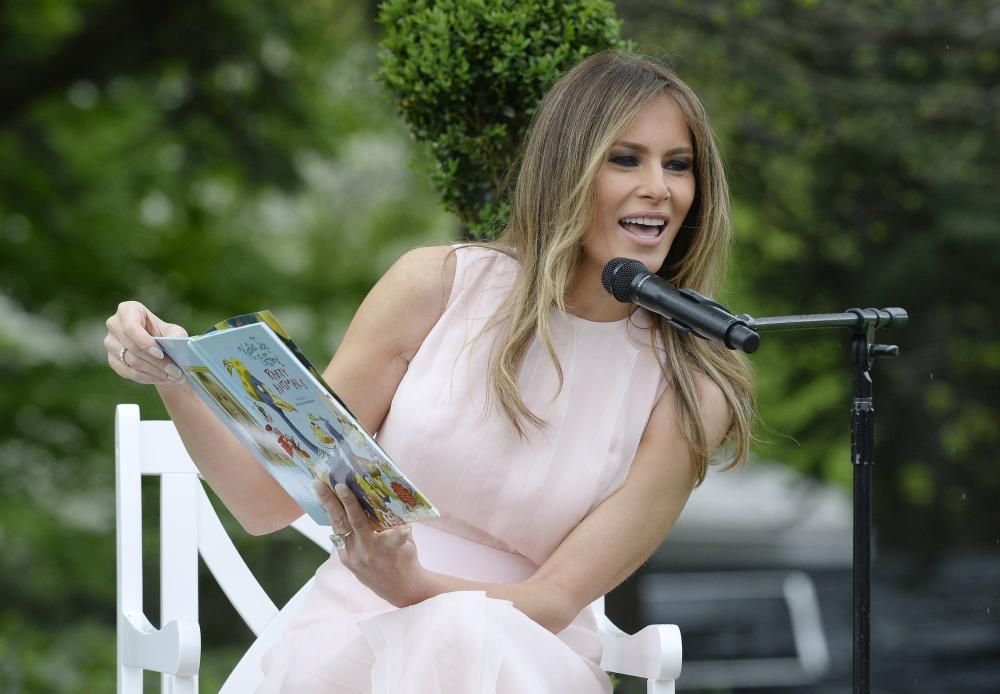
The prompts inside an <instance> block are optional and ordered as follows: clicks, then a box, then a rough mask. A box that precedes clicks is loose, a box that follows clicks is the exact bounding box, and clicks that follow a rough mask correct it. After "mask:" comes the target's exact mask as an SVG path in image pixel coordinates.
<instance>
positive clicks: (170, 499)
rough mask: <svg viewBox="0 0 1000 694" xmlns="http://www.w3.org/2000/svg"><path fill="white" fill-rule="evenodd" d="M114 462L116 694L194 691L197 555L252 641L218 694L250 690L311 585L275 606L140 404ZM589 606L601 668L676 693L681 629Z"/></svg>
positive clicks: (424, 551)
mask: <svg viewBox="0 0 1000 694" xmlns="http://www.w3.org/2000/svg"><path fill="white" fill-rule="evenodd" d="M115 463H116V466H115V469H116V473H115V476H116V489H115V504H116V520H117V522H116V528H117V530H116V533H117V557H118V560H117V585H118V617H117V620H118V629H117V654H118V692H119V694H139V693H141V692H142V687H143V670H153V671H156V672H160V673H161V686H162V691H164V692H170V693H171V694H195V693H196V692H197V691H198V669H199V665H200V658H201V631H200V627H199V624H198V557H199V556H200V557H201V558H202V559H203V560H204V562H205V565H206V566H207V567H208V569H209V570H210V571H211V573H212V575H213V576H214V577H215V580H216V581H217V582H218V584H219V586H220V587H221V588H222V591H223V592H224V593H225V595H226V597H227V598H228V599H229V601H230V602H231V603H232V604H233V606H234V607H235V608H236V611H237V612H238V613H239V614H240V616H241V617H242V618H243V620H244V621H245V622H246V624H247V626H248V627H250V630H251V631H252V632H253V633H254V635H255V636H256V637H257V638H256V640H255V641H254V643H253V644H252V645H251V646H250V648H249V649H248V650H247V652H246V653H245V654H244V655H243V657H242V659H241V660H240V662H239V663H238V664H237V665H236V667H235V668H234V669H233V671H232V673H230V675H229V677H228V679H227V680H226V682H225V684H224V685H223V687H222V689H221V690H220V694H237V693H238V694H244V693H245V692H251V691H253V690H254V689H255V688H256V686H257V685H258V684H259V683H260V682H261V680H262V679H263V674H262V672H261V670H260V661H261V658H262V657H263V655H264V653H266V652H267V650H268V649H269V648H270V646H271V645H272V644H273V643H274V642H275V641H276V640H277V639H278V638H279V637H280V636H281V634H282V632H283V631H284V629H285V626H286V625H287V624H288V622H289V621H290V620H291V618H292V617H293V616H294V614H295V612H296V611H297V609H298V607H299V605H300V604H301V602H302V600H303V599H304V598H305V595H306V594H307V593H308V591H309V588H310V587H311V585H312V579H310V580H309V581H308V582H307V583H306V584H305V585H304V586H303V587H302V588H301V589H300V590H299V591H298V592H297V593H296V594H295V595H294V596H293V597H292V598H291V599H290V600H289V601H288V602H287V603H286V604H285V606H284V607H282V608H281V609H280V610H279V609H278V607H277V606H276V605H275V604H274V602H273V601H272V600H271V599H270V598H269V597H268V595H267V593H266V592H265V591H264V589H263V588H261V586H260V584H259V583H258V581H257V579H256V578H255V577H254V575H253V573H252V572H251V571H250V568H249V567H248V566H247V565H246V563H245V562H244V561H243V558H242V557H241V556H240V554H239V552H238V551H237V550H236V547H235V546H234V545H233V542H232V540H231V539H230V537H229V535H228V534H227V532H226V530H225V528H224V527H223V525H222V522H221V521H220V520H219V517H218V515H217V514H216V512H215V509H214V507H213V506H212V504H211V502H210V501H209V498H208V495H207V494H206V493H205V490H204V488H203V487H202V482H201V478H200V476H199V474H198V470H197V468H196V467H195V465H194V463H193V462H192V460H191V457H190V456H189V455H188V452H187V450H186V449H185V448H184V445H183V443H182V442H181V439H180V436H179V435H178V434H177V430H176V428H175V427H174V424H173V422H170V421H155V420H147V421H142V420H141V419H140V417H139V407H138V406H137V405H119V406H118V408H117V410H116V413H115ZM143 475H152V476H157V477H159V478H160V622H161V626H160V628H159V629H157V628H156V627H154V626H153V625H152V624H151V623H150V621H149V619H148V618H147V617H146V615H145V614H144V611H143V595H142V575H143V569H142V493H141V491H142V489H141V482H142V476H143ZM292 527H294V528H295V529H296V530H298V531H299V532H301V533H302V534H303V535H305V536H306V537H307V538H309V539H310V540H312V541H313V542H315V543H316V544H317V545H319V546H320V547H322V548H324V549H325V550H326V551H328V552H329V551H330V550H331V545H330V540H329V532H330V531H329V528H324V527H321V526H319V525H317V524H316V523H315V522H314V521H312V520H311V519H310V518H309V517H308V516H306V515H303V516H302V517H300V518H299V519H298V520H296V521H295V522H294V523H293V524H292ZM417 530H418V526H414V532H415V537H416V538H417V540H418V542H419V541H420V539H421V538H420V536H419V535H418V534H417ZM433 552H434V548H433V543H431V542H428V543H425V544H421V556H422V558H425V559H426V560H429V561H431V562H433V561H435V558H434V554H433ZM592 609H593V610H594V611H595V616H596V619H597V622H598V625H599V629H600V635H601V639H602V642H603V643H604V656H603V657H602V661H601V665H602V666H603V667H604V668H605V669H607V670H609V671H612V672H619V673H622V674H630V675H636V676H641V677H647V678H650V680H651V684H650V689H649V691H651V692H652V691H657V692H668V691H669V692H672V691H673V680H674V679H675V678H676V677H677V675H678V674H679V673H680V662H681V644H680V632H679V631H678V630H677V627H675V626H673V625H656V626H652V627H646V628H645V629H643V630H642V631H641V632H639V633H637V634H635V635H634V636H627V635H625V634H624V633H622V632H621V631H620V630H618V629H617V628H616V627H615V626H614V625H613V624H612V623H611V622H610V621H609V620H608V619H607V617H606V616H605V615H604V598H599V599H598V600H596V601H595V602H594V603H593V605H592ZM653 680H657V682H658V683H654V682H653ZM654 687H655V689H654Z"/></svg>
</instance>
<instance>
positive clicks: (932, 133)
mask: <svg viewBox="0 0 1000 694" xmlns="http://www.w3.org/2000/svg"><path fill="white" fill-rule="evenodd" d="M621 6H622V13H623V15H624V16H625V17H626V19H627V21H626V29H628V28H629V27H635V30H636V31H637V32H639V33H640V34H641V36H640V37H639V39H640V41H641V42H642V45H648V44H653V45H656V46H661V47H663V48H665V49H666V50H667V51H669V53H670V55H671V56H672V57H674V58H675V65H676V67H677V69H678V70H679V72H680V73H681V74H682V75H684V76H685V77H686V78H687V79H688V80H689V81H691V82H692V83H693V84H694V86H695V87H696V88H697V89H698V91H699V92H700V93H701V94H702V95H703V97H704V98H705V100H706V101H707V102H708V106H709V111H710V112H711V113H712V114H713V115H714V118H715V123H716V126H717V128H718V130H719V131H720V134H721V135H722V139H723V141H724V145H725V155H726V159H727V162H728V168H729V172H730V177H731V182H732V186H733V194H734V197H735V201H736V207H737V210H738V219H737V236H738V247H737V249H736V253H735V256H736V258H737V259H738V260H739V261H740V262H739V271H738V273H736V275H734V277H733V280H734V282H733V283H732V287H731V292H730V296H729V297H728V298H729V301H730V303H731V304H732V305H733V307H734V308H736V309H738V310H740V311H747V312H749V313H752V314H754V315H758V316H762V315H772V314H785V313H823V312H829V311H842V310H844V309H846V308H848V307H851V306H880V307H881V306H902V307H904V308H906V309H908V310H909V312H910V317H911V319H910V325H909V327H908V328H906V329H905V330H900V331H885V332H880V333H879V336H880V338H881V339H882V340H883V341H889V342H897V343H898V344H899V345H900V346H901V350H902V352H901V358H900V359H899V360H898V361H895V362H888V363H879V364H877V365H876V367H875V371H874V378H875V397H876V408H877V415H876V417H877V432H876V433H877V451H876V461H877V463H876V467H875V474H876V485H875V490H876V492H875V493H876V498H875V504H874V509H875V513H876V520H877V524H878V527H879V536H880V538H881V540H882V542H883V543H884V544H885V545H887V546H895V547H901V548H910V549H917V548H920V549H921V551H928V552H930V551H934V550H938V549H940V548H942V547H943V546H944V545H946V544H950V543H954V542H962V541H985V542H989V543H993V542H995V541H996V528H997V527H1000V511H998V506H997V504H996V503H995V497H996V495H997V492H998V491H1000V469H998V468H997V466H996V465H993V464H992V462H991V461H992V459H993V458H994V457H995V450H996V447H997V445H998V443H1000V442H998V437H1000V433H998V428H997V421H998V411H997V393H1000V340H998V337H997V331H996V327H995V325H994V320H993V316H996V315H997V314H998V312H1000V299H998V297H1000V295H998V293H997V292H996V290H995V288H994V282H995V281H996V277H997V276H998V275H1000V233H998V227H997V221H996V220H997V216H998V204H997V196H996V183H995V178H996V177H995V175H993V173H992V172H995V171H996V170H997V169H998V168H1000V116H998V114H1000V109H998V108H997V98H996V85H997V83H998V79H1000V32H997V30H996V26H995V19H989V20H987V19H986V18H988V17H989V18H995V17H996V15H997V12H1000V4H998V3H997V2H996V1H995V0H977V1H973V2H966V3H950V4H945V3H940V2H937V1H935V0H915V1H912V2H906V3H897V2H887V1H873V2H853V3H819V2H805V1H792V0H748V1H746V2H738V3H731V2H724V1H721V0H706V1H704V2H697V3H695V2H684V1H683V0H668V1H666V2H656V3H651V2H639V1H638V0H626V1H624V2H622V3H621ZM991 22H992V24H991ZM647 42H648V44H647ZM642 45H641V46H640V47H642ZM847 344H848V336H847V333H846V332H845V333H844V334H843V335H836V334H834V336H830V335H829V334H826V335H823V334H819V333H800V334H797V335H794V336H793V335H787V336H786V335H765V337H764V342H763V346H762V348H761V350H760V352H759V353H758V354H757V355H755V362H756V365H757V367H758V371H759V373H760V377H761V384H762V390H763V407H762V412H763V414H764V417H765V419H766V420H767V421H768V423H769V424H770V425H771V426H772V427H773V428H774V429H775V430H777V431H778V432H781V433H784V434H790V435H792V436H793V437H794V441H790V440H788V439H783V438H781V437H775V436H773V435H771V434H769V433H767V432H765V433H764V436H765V437H767V438H769V439H771V440H772V441H773V442H774V445H772V446H770V447H768V448H765V449H762V452H764V453H765V454H766V455H769V456H771V457H775V458H778V459H781V460H787V461H790V462H793V463H794V464H796V465H798V466H800V467H802V468H804V469H806V470H810V471H812V472H813V473H815V474H818V475H822V476H826V477H832V478H836V479H842V480H846V479H849V478H850V475H851V470H850V463H849V460H848V455H847V449H848V445H849V440H848V437H847V433H846V425H847V420H848V415H847V412H848V407H849V397H850V377H849V375H850V371H849V370H848V367H847V363H848V360H847V354H848V353H847V350H846V346H847ZM973 519H975V522H974V523H973V522H971V521H972V520H973ZM915 538H919V540H917V539H915Z"/></svg>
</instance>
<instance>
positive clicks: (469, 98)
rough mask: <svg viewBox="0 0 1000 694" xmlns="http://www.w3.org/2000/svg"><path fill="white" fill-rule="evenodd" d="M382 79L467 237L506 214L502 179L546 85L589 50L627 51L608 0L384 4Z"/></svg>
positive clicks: (395, 0)
mask: <svg viewBox="0 0 1000 694" xmlns="http://www.w3.org/2000/svg"><path fill="white" fill-rule="evenodd" d="M379 22H380V23H381V25H382V27H383V28H384V30H385V37H384V39H383V40H382V50H381V51H380V58H381V69H380V71H379V80H380V81H381V82H382V83H383V84H385V85H386V87H387V88H388V89H389V91H390V93H391V94H392V97H393V99H394V101H395V103H396V107H397V109H398V110H399V112H400V113H401V114H402V116H403V118H404V120H405V121H406V122H407V123H408V124H409V125H410V128H411V131H412V133H413V135H414V137H415V138H416V139H417V140H419V141H421V142H426V143H428V145H429V149H430V154H431V160H432V161H430V162H429V163H428V165H427V166H426V167H425V169H426V170H429V173H430V179H431V181H432V183H433V185H434V188H435V190H436V191H437V192H438V194H439V195H440V196H441V199H442V200H443V201H444V204H445V206H446V207H447V208H448V209H449V210H451V211H452V212H454V213H455V214H456V215H457V216H458V217H459V219H461V220H462V222H463V223H464V224H465V225H467V227H469V229H470V231H471V232H472V234H473V235H478V236H487V237H488V236H490V235H492V234H493V233H494V232H495V231H496V230H497V228H498V227H499V226H500V225H502V223H503V220H504V219H505V217H506V202H505V199H504V197H505V189H504V186H505V183H506V181H507V176H508V172H509V171H510V169H511V167H512V165H513V163H514V159H515V157H516V155H517V150H518V147H519V145H520V143H521V140H522V139H523V137H524V134H525V131H526V129H527V127H528V123H529V121H530V120H531V117H532V115H534V112H535V108H536V107H537V105H538V103H539V101H541V98H542V96H543V95H544V94H545V92H546V91H547V90H548V88H549V86H550V85H551V84H552V83H553V82H554V81H555V80H556V79H557V78H558V77H559V75H560V74H562V73H563V72H564V71H566V70H568V69H569V68H570V67H572V66H573V65H575V64H576V63H578V62H579V61H580V60H582V59H583V58H585V57H587V56H588V55H590V54H592V53H595V52H597V51H600V50H604V49H607V48H624V47H627V45H628V44H627V42H625V41H623V40H622V39H621V38H620V37H619V30H620V27H621V22H620V20H618V18H617V16H616V15H615V8H614V5H613V4H612V3H611V2H608V1H607V0H531V1H528V2H525V1H524V0H389V1H388V2H385V3H383V4H382V7H381V12H380V14H379Z"/></svg>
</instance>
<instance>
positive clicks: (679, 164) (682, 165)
mask: <svg viewBox="0 0 1000 694" xmlns="http://www.w3.org/2000/svg"><path fill="white" fill-rule="evenodd" d="M663 168H665V169H667V170H669V171H688V170H689V169H690V168H691V162H689V161H684V160H682V159H672V160H670V161H668V162H664V164H663Z"/></svg>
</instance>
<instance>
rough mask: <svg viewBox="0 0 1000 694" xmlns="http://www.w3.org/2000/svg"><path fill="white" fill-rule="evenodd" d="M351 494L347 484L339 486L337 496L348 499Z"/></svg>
mask: <svg viewBox="0 0 1000 694" xmlns="http://www.w3.org/2000/svg"><path fill="white" fill-rule="evenodd" d="M350 493H351V490H350V489H348V488H347V485H346V484H338V485H337V496H339V497H340V498H341V499H346V498H347V497H348V496H349V495H350Z"/></svg>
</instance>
